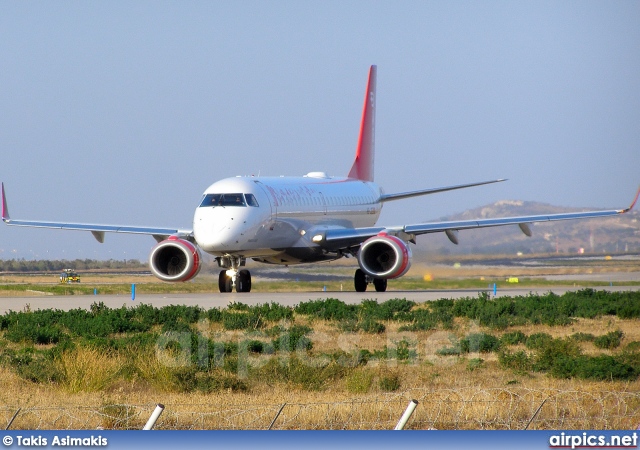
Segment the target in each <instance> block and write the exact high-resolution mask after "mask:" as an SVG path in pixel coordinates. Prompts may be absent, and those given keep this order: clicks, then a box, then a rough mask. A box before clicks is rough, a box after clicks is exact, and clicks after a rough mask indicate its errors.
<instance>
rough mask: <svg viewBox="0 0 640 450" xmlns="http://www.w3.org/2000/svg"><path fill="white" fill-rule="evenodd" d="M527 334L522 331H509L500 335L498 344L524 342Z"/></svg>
mask: <svg viewBox="0 0 640 450" xmlns="http://www.w3.org/2000/svg"><path fill="white" fill-rule="evenodd" d="M526 339H527V336H526V335H525V334H524V333H523V332H522V331H510V332H509V333H505V334H503V335H502V336H501V337H500V344H503V345H518V344H522V343H523V342H525V341H526Z"/></svg>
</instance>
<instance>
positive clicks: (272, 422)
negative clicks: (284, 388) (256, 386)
mask: <svg viewBox="0 0 640 450" xmlns="http://www.w3.org/2000/svg"><path fill="white" fill-rule="evenodd" d="M285 406H287V404H286V403H283V404H282V406H281V407H280V409H279V410H278V413H277V414H276V416H275V417H274V418H273V420H272V421H271V425H269V428H267V430H270V429H271V428H272V427H273V424H274V423H276V420H278V417H280V413H281V412H282V410H283V409H284V407H285Z"/></svg>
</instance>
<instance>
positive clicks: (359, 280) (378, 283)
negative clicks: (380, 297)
mask: <svg viewBox="0 0 640 450" xmlns="http://www.w3.org/2000/svg"><path fill="white" fill-rule="evenodd" d="M369 283H373V286H374V287H375V288H376V292H385V291H386V290H387V280H386V278H373V277H370V276H369V275H367V274H366V273H364V272H363V271H362V269H358V270H356V274H355V275H354V277H353V286H354V287H355V288H356V292H364V291H366V290H367V285H368V284H369Z"/></svg>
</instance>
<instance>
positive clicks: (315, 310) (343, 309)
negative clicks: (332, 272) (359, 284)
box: [294, 298, 358, 320]
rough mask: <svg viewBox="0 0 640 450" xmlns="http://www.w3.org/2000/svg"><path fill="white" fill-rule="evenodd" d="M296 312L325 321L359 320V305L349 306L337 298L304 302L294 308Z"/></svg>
mask: <svg viewBox="0 0 640 450" xmlns="http://www.w3.org/2000/svg"><path fill="white" fill-rule="evenodd" d="M294 311H295V312H296V314H302V315H307V316H313V317H316V318H318V319H323V320H347V319H351V320H357V319H358V306H357V305H347V304H346V303H344V302H343V301H341V300H338V299H336V298H328V299H326V300H313V301H309V302H302V303H300V304H298V305H297V306H296V307H295V308H294Z"/></svg>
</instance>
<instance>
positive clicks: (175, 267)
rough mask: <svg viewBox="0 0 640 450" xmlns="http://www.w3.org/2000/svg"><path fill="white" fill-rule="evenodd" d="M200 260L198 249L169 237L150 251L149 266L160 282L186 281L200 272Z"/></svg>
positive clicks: (187, 242) (186, 242)
mask: <svg viewBox="0 0 640 450" xmlns="http://www.w3.org/2000/svg"><path fill="white" fill-rule="evenodd" d="M201 260H202V258H201V256H200V250H199V249H198V247H196V246H195V245H193V244H192V243H191V242H189V241H185V240H184V239H180V238H177V237H175V236H171V237H170V238H168V239H165V240H164V241H162V242H159V243H158V244H156V246H155V247H153V249H151V255H149V266H150V267H151V272H153V274H154V275H155V276H156V277H158V278H160V279H161V280H162V281H188V280H190V279H192V278H193V277H195V276H196V275H198V272H200V262H201Z"/></svg>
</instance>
